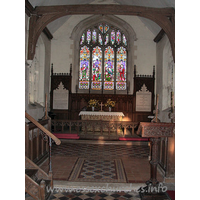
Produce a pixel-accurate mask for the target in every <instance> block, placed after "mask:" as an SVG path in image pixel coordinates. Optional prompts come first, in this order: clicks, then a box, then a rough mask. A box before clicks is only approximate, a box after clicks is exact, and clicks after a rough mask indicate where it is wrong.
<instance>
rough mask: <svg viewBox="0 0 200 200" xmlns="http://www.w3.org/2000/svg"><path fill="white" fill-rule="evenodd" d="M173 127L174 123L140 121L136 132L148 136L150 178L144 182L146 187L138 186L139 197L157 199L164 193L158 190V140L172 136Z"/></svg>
mask: <svg viewBox="0 0 200 200" xmlns="http://www.w3.org/2000/svg"><path fill="white" fill-rule="evenodd" d="M174 128H175V124H174V123H160V122H159V123H151V122H140V125H139V128H138V132H137V134H139V135H141V136H142V137H149V138H150V142H151V161H150V180H148V181H147V182H146V185H147V186H146V187H143V188H140V197H141V199H157V198H162V196H164V193H163V192H162V191H159V189H161V187H160V184H159V183H158V181H157V165H158V161H159V142H160V138H161V137H162V138H163V137H172V136H173V131H174Z"/></svg>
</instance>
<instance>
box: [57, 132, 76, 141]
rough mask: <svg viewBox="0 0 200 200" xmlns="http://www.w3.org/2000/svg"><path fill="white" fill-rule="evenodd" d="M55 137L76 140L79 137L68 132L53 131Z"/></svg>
mask: <svg viewBox="0 0 200 200" xmlns="http://www.w3.org/2000/svg"><path fill="white" fill-rule="evenodd" d="M53 134H54V135H55V136H56V137H57V138H59V139H72V140H77V139H79V138H80V137H79V136H78V134H69V133H53Z"/></svg>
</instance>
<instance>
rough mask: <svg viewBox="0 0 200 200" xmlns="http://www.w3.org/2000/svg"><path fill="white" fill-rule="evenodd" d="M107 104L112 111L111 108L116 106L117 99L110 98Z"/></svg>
mask: <svg viewBox="0 0 200 200" xmlns="http://www.w3.org/2000/svg"><path fill="white" fill-rule="evenodd" d="M105 106H106V107H108V109H109V112H111V108H114V107H115V101H111V99H108V100H107V101H106V103H105Z"/></svg>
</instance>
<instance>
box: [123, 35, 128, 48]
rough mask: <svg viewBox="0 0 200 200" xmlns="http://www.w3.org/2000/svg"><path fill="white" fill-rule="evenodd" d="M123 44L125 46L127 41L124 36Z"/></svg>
mask: <svg viewBox="0 0 200 200" xmlns="http://www.w3.org/2000/svg"><path fill="white" fill-rule="evenodd" d="M123 43H124V45H125V46H127V40H126V36H125V35H124V34H123Z"/></svg>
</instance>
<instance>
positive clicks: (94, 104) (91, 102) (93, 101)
mask: <svg viewBox="0 0 200 200" xmlns="http://www.w3.org/2000/svg"><path fill="white" fill-rule="evenodd" d="M88 106H89V107H92V111H94V108H96V107H98V106H99V101H98V100H96V99H90V100H89V101H88Z"/></svg>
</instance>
